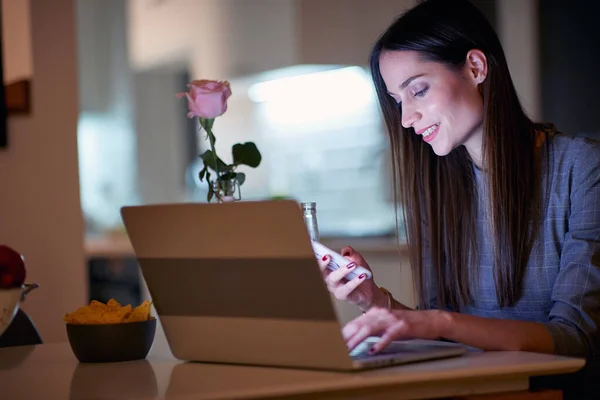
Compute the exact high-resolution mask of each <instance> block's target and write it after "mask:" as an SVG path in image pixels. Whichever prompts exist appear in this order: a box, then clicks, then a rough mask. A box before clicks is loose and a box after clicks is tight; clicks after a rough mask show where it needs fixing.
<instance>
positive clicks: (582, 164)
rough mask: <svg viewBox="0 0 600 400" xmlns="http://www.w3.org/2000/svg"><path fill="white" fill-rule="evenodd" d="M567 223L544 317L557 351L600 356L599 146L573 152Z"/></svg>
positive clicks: (565, 353)
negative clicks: (550, 298)
mask: <svg viewBox="0 0 600 400" xmlns="http://www.w3.org/2000/svg"><path fill="white" fill-rule="evenodd" d="M574 156H577V160H576V161H575V162H574V167H573V172H572V173H573V175H572V188H571V194H570V202H571V204H570V208H571V209H570V217H569V224H568V226H569V228H568V231H567V233H566V236H565V240H564V244H563V248H562V252H561V260H560V271H559V274H558V276H557V278H556V281H555V283H554V286H553V289H552V303H553V306H552V308H551V310H550V314H549V316H548V322H546V323H545V325H546V326H547V328H548V329H549V331H550V333H551V335H552V338H553V340H554V351H555V353H556V354H561V355H568V356H580V357H588V358H592V359H593V358H599V356H600V332H599V326H600V146H593V145H592V146H588V147H586V151H582V152H575V154H574Z"/></svg>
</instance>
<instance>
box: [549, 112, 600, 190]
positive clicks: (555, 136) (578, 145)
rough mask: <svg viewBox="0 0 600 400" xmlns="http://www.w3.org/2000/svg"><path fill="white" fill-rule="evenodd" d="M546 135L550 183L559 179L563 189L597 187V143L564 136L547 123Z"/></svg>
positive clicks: (599, 177)
mask: <svg viewBox="0 0 600 400" xmlns="http://www.w3.org/2000/svg"><path fill="white" fill-rule="evenodd" d="M548 126H550V128H548ZM545 133H547V135H546V138H547V139H546V140H547V143H546V144H547V147H546V149H547V150H548V151H547V154H548V159H547V160H548V163H549V167H550V171H549V172H550V173H551V174H552V175H553V177H554V178H553V180H556V179H558V180H559V181H560V182H559V183H561V185H562V184H565V185H566V186H565V187H572V184H573V185H574V186H573V187H575V188H576V187H579V186H580V185H583V186H588V185H590V184H591V185H594V186H595V185H598V184H599V181H600V141H598V140H595V139H592V138H589V137H584V136H576V135H571V134H567V133H563V132H560V131H558V130H557V129H556V128H555V127H554V126H552V125H549V124H546V131H545ZM569 182H571V183H572V184H571V183H569Z"/></svg>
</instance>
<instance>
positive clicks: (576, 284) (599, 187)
mask: <svg viewBox="0 0 600 400" xmlns="http://www.w3.org/2000/svg"><path fill="white" fill-rule="evenodd" d="M546 145H549V146H550V148H549V155H550V157H549V159H548V162H549V169H548V171H549V174H550V179H549V181H548V183H549V185H550V188H549V191H547V190H545V188H544V192H543V193H548V194H549V196H550V197H549V199H548V200H549V201H548V208H547V209H546V214H545V216H544V218H543V221H542V227H541V229H540V231H539V234H538V237H537V238H536V241H535V243H534V246H533V250H532V253H531V256H530V259H529V263H528V265H527V270H526V273H525V278H524V285H523V296H522V297H521V299H520V300H519V302H518V303H517V304H516V305H515V306H514V307H506V308H500V306H499V305H498V302H497V299H496V288H495V283H494V275H493V267H492V264H493V263H492V260H493V249H492V245H491V236H490V232H489V227H490V226H491V224H490V221H489V218H488V216H487V215H486V212H485V210H486V199H485V198H483V195H480V196H479V212H478V231H479V232H478V234H479V236H478V240H479V246H480V267H479V268H480V270H479V281H478V285H476V286H477V287H475V288H473V289H474V290H473V298H474V300H473V303H472V304H471V305H469V306H468V307H465V308H464V309H463V310H462V312H464V313H466V314H471V315H477V316H481V317H491V318H502V319H512V320H523V321H534V322H541V323H543V324H544V325H545V326H546V327H547V328H548V330H549V332H550V333H551V335H552V337H553V339H554V345H555V352H556V353H557V354H562V355H569V356H581V357H586V358H588V359H599V358H600V329H599V328H600V142H596V141H592V140H591V139H585V138H578V137H572V136H567V135H563V134H560V133H555V134H553V135H551V137H550V140H548V141H547V143H546ZM475 176H476V179H477V186H478V189H479V188H483V186H482V185H483V184H484V179H485V173H484V172H482V171H481V170H478V169H476V170H475ZM478 192H479V193H483V192H484V191H483V190H478ZM431 289H433V291H432V292H430V293H432V294H433V293H435V288H434V287H431ZM432 300H433V303H432V304H435V299H432Z"/></svg>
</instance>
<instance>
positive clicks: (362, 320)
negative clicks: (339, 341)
mask: <svg viewBox="0 0 600 400" xmlns="http://www.w3.org/2000/svg"><path fill="white" fill-rule="evenodd" d="M393 322H394V316H393V314H391V313H390V312H389V311H387V310H385V309H375V308H372V309H370V310H369V311H368V312H367V313H366V314H364V315H361V316H359V317H358V318H355V319H354V320H352V321H350V322H349V323H348V324H346V326H344V328H343V329H342V336H343V337H344V340H345V341H346V346H347V347H348V349H349V350H352V349H353V348H355V347H356V346H358V345H359V344H360V343H361V342H362V341H363V340H365V339H366V338H368V337H369V336H374V335H378V334H380V333H381V332H385V331H386V330H387V328H388V327H389V326H390V325H391V324H393Z"/></svg>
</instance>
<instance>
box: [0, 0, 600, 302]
mask: <svg viewBox="0 0 600 400" xmlns="http://www.w3.org/2000/svg"><path fill="white" fill-rule="evenodd" d="M46 1H47V0H2V23H3V40H4V55H5V56H4V67H5V74H4V81H5V83H10V82H11V81H14V80H18V79H29V78H31V77H33V78H34V79H33V81H34V83H36V82H38V86H37V87H38V89H39V88H40V87H41V84H40V82H43V81H44V79H46V81H48V82H49V81H50V78H49V77H48V78H44V77H43V74H44V73H45V71H52V73H53V74H54V75H53V78H52V79H57V78H56V77H57V76H63V77H64V78H65V79H66V78H68V76H66V75H69V76H70V78H73V76H76V80H77V82H76V85H75V86H73V88H75V89H76V91H77V95H76V97H73V99H76V101H77V107H76V112H77V116H76V120H77V129H76V142H71V141H69V142H65V143H69V145H71V144H74V145H75V143H76V151H74V152H73V153H69V154H73V155H76V163H75V160H74V163H73V164H70V165H71V166H70V167H69V169H68V171H72V169H73V168H72V166H73V165H77V166H78V175H77V178H73V179H76V180H77V182H76V183H74V182H73V183H72V184H71V183H69V185H70V186H68V190H72V189H74V190H77V191H78V193H79V199H78V200H79V203H80V205H79V204H77V201H74V202H73V203H72V204H73V206H69V210H70V211H69V212H73V210H74V208H77V207H80V208H81V210H82V216H83V220H82V230H83V232H84V233H83V239H84V249H83V251H84V257H85V260H86V271H85V276H84V279H85V293H86V297H87V298H88V299H98V300H102V301H106V300H108V299H109V298H111V297H114V298H117V299H118V300H119V301H121V302H124V303H126V304H127V303H133V304H137V303H139V302H140V300H141V298H142V297H144V288H143V284H142V283H140V282H141V281H140V279H139V273H138V270H137V265H136V263H135V259H134V258H133V253H132V251H131V248H130V246H129V244H128V242H127V240H126V237H125V236H124V234H123V227H122V224H121V218H120V214H119V210H120V208H121V207H122V206H123V205H132V204H150V203H159V202H205V201H206V184H205V183H204V182H200V181H199V180H198V172H199V170H200V169H201V168H202V162H201V160H200V158H199V157H198V155H199V154H201V153H202V152H203V151H204V150H206V149H207V142H206V141H205V136H204V134H203V133H201V132H199V130H198V128H199V127H198V124H197V122H196V120H192V119H188V118H187V117H186V114H187V104H186V101H185V100H179V99H177V98H176V96H175V93H177V92H182V91H186V84H187V83H188V82H189V81H191V80H194V79H215V80H229V81H230V83H231V88H232V91H233V95H232V97H231V98H230V100H229V105H228V110H227V112H226V113H225V114H224V115H223V116H221V117H219V118H217V120H216V122H215V125H214V132H215V135H216V137H217V144H216V146H217V152H218V154H219V155H220V156H221V157H222V158H224V159H225V161H226V162H227V161H231V155H230V151H231V145H232V144H233V143H237V142H246V141H254V142H255V143H256V144H257V146H258V148H259V150H260V151H261V153H262V155H263V161H262V163H261V165H260V166H259V167H258V168H256V169H250V168H248V169H245V170H244V169H243V168H242V169H241V171H242V172H245V173H246V182H245V183H244V184H243V186H242V187H241V195H242V198H243V199H245V200H252V199H266V198H273V197H291V198H295V199H297V200H299V201H315V202H317V208H318V218H319V227H320V230H321V234H322V236H324V237H325V238H326V239H325V240H326V241H328V243H330V244H331V245H332V246H333V247H334V248H337V249H339V248H340V247H341V246H342V245H344V244H352V245H354V246H355V247H356V248H357V249H358V250H361V251H362V252H363V253H365V254H366V255H367V256H368V259H369V260H371V266H372V267H373V269H374V270H376V271H377V273H376V276H378V277H379V278H378V281H380V282H384V283H385V282H391V283H390V284H387V283H386V284H385V285H386V287H387V286H389V288H390V290H391V291H392V292H393V293H394V294H395V295H396V296H397V298H399V299H400V300H403V301H405V302H406V303H409V304H410V303H411V300H410V297H411V293H412V292H411V288H410V283H409V282H410V274H409V271H408V266H407V260H406V259H405V258H404V256H405V254H404V253H403V250H402V248H400V249H398V248H397V246H396V241H395V237H396V224H395V215H394V208H393V204H392V194H391V172H390V160H389V154H388V153H389V152H388V141H387V137H386V133H385V130H384V126H383V124H382V119H381V116H380V113H379V110H378V108H377V104H376V99H375V95H374V90H373V86H372V83H371V81H370V74H369V71H368V69H367V68H366V65H367V60H368V55H369V50H370V47H371V45H372V44H373V43H374V41H375V40H376V39H377V37H378V36H379V35H380V34H381V33H382V32H383V31H384V30H385V28H386V27H387V26H388V25H389V24H390V23H391V22H392V21H393V20H394V18H395V17H396V16H397V15H398V14H400V13H402V12H403V11H405V10H406V9H407V8H409V7H411V6H413V5H414V4H415V3H416V1H415V0H368V1H367V0H60V1H58V2H49V3H51V4H53V6H50V5H49V3H46ZM472 2H473V3H474V4H475V5H476V6H478V7H479V8H480V9H481V10H482V11H483V12H484V14H485V15H486V17H487V18H488V19H489V21H490V22H491V23H492V25H493V26H494V28H495V29H496V31H497V32H498V34H499V36H500V38H501V41H502V44H503V46H504V49H505V52H506V54H507V58H508V61H509V65H510V69H511V74H512V76H513V79H514V81H515V83H516V86H517V89H518V92H519V95H520V97H521V99H522V101H523V105H524V106H525V108H526V110H527V112H528V113H529V114H530V115H531V116H532V117H533V118H534V119H537V120H540V121H550V122H554V123H555V124H556V125H557V126H558V128H559V129H560V130H563V131H564V132H567V133H571V134H575V135H581V136H590V137H596V138H599V139H600V117H599V113H598V101H597V93H598V92H599V91H600V90H599V89H600V77H599V75H598V70H599V65H600V50H599V48H600V46H598V43H600V34H599V31H598V29H597V26H595V23H596V21H595V18H596V17H597V15H600V12H599V11H600V6H599V4H600V3H599V2H596V1H594V0H569V1H566V0H472ZM60 10H62V11H60ZM65 10H66V11H65ZM46 26H47V27H46ZM57 27H66V28H65V29H67V30H69V32H71V31H70V29H71V27H72V28H73V30H72V32H73V33H65V34H64V35H63V36H62V38H63V39H60V40H64V38H65V37H66V38H67V39H68V40H71V39H73V41H74V46H75V50H76V51H75V53H73V54H74V57H75V59H74V61H75V66H76V68H75V72H74V73H71V72H68V73H64V68H63V67H59V66H58V65H61V64H60V63H61V60H65V59H67V61H69V62H71V60H70V59H68V58H65V57H69V54H71V53H68V54H67V53H60V52H57V51H56V49H55V48H54V47H52V46H50V45H49V43H45V42H44V40H45V38H44V37H43V36H44V35H45V36H46V37H49V34H48V32H55V31H57V29H58V28H57ZM42 28H44V29H46V30H45V31H44V32H46V33H44V34H43V33H42ZM36 29H37V31H36ZM58 30H60V29H58ZM65 32H66V31H65ZM48 40H50V39H48ZM52 43H56V41H54V42H52ZM46 48H47V49H48V50H47V53H48V54H46V53H44V49H46ZM51 52H53V53H51ZM65 54H66V55H65ZM42 55H43V56H44V57H45V58H43V57H42ZM42 59H44V60H47V61H45V62H46V64H44V66H41V67H38V66H39V65H41V64H39V63H40V60H42ZM55 65H56V67H55ZM61 68H63V69H61ZM61 71H62V72H61ZM61 74H63V75H61ZM36 90H37V89H36ZM68 90H70V88H67V89H65V93H66V92H68ZM59 92H60V91H56V90H54V94H55V95H56V94H58V93H59ZM34 94H35V93H34ZM38 97H39V96H38ZM34 101H36V98H34ZM56 106H58V104H57V105H56ZM46 107H47V103H46V104H45V105H42V106H39V107H38V108H37V110H38V111H37V112H39V111H40V110H41V109H45V108H46ZM74 110H75V108H73V111H74ZM34 112H36V110H35V109H34ZM48 112H50V111H48ZM38 115H39V114H38ZM55 115H57V114H55ZM49 118H50V119H48V120H46V121H49V120H52V118H51V117H49ZM56 118H58V117H56ZM57 123H58V122H57ZM18 124H20V122H14V123H13V126H12V128H13V130H19V129H20V125H18ZM45 126H47V127H48V126H49V125H45ZM49 129H51V128H49ZM60 129H62V128H57V129H56V130H55V131H53V132H56V131H59V130H60ZM26 130H29V128H27V129H26ZM36 131H41V132H42V133H43V129H36ZM9 133H10V132H9ZM42 133H40V135H42ZM11 135H12V136H11V138H12V140H13V142H12V144H9V146H13V147H12V148H13V149H14V150H13V151H16V152H19V151H21V150H19V141H20V140H27V139H25V138H24V137H23V135H17V134H16V133H14V132H13V133H12V134H11ZM19 136H21V137H19ZM25 136H27V135H25ZM31 137H33V135H32V136H31ZM32 140H33V139H32ZM65 140H67V139H65ZM68 140H70V139H68ZM36 143H37V144H38V146H42V145H41V144H40V143H42V142H40V137H37V139H36ZM47 143H50V142H47ZM21 148H23V147H21ZM30 148H32V147H30ZM74 150H75V149H74ZM23 151H25V150H23ZM42 153H43V150H42V149H40V150H36V155H35V157H36V158H37V159H39V160H43V162H44V163H45V164H44V165H50V164H52V163H53V162H54V161H55V160H58V159H59V158H60V157H58V158H50V159H49V158H44V156H43V155H41V154H42ZM13 154H15V153H13ZM20 154H21V160H24V158H23V154H26V153H20ZM14 157H16V156H14ZM33 158H34V156H31V158H30V160H31V159H33ZM50 160H51V161H50ZM0 162H5V161H3V160H2V161H0ZM24 162H25V161H23V163H24ZM41 162H42V161H40V163H41ZM59 162H60V160H59ZM6 163H7V164H3V165H4V167H3V168H4V169H3V170H4V171H12V172H15V171H16V173H17V174H19V173H22V174H23V179H24V180H25V179H27V178H24V176H25V174H28V175H27V176H28V177H29V176H31V174H34V173H37V171H40V164H39V163H38V164H35V162H34V164H35V165H36V167H35V168H36V169H35V170H34V169H33V168H34V167H33V166H32V167H25V166H24V165H25V164H19V163H20V161H17V160H16V159H15V160H14V161H6ZM34 164H31V165H34ZM48 168H50V169H51V168H52V167H48ZM41 169H44V167H42V168H41ZM65 170H67V169H65ZM76 170H77V168H76ZM18 171H22V172H18ZM26 171H27V172H26ZM41 173H43V171H42V172H41ZM15 176H16V175H15ZM5 179H11V178H5ZM18 179H21V178H14V184H13V183H10V182H12V181H9V184H7V183H6V181H5V183H4V184H5V187H7V188H8V190H7V193H8V192H10V187H13V186H14V187H16V186H17V185H20V184H19V183H17V182H18ZM63 181H64V182H71V181H69V180H68V179H66V178H63ZM19 182H20V181H19ZM38 182H39V181H38ZM55 183H56V182H55ZM38 184H39V183H38ZM7 185H8V186H7ZM11 185H12V186H11ZM19 187H21V186H19ZM53 187H58V186H53ZM30 190H31V193H33V192H35V193H38V194H40V193H41V188H39V187H38V188H36V187H34V184H33V183H32V186H31V188H30ZM57 190H58V189H57ZM67 192H68V191H65V192H63V193H67ZM50 193H51V191H46V192H45V193H44V194H43V195H42V197H43V196H44V195H45V196H48V197H47V199H45V200H44V201H47V200H48V199H49V198H50V197H51V196H50ZM10 199H12V200H7V199H4V200H1V199H0V209H2V210H7V211H6V212H5V213H4V214H0V219H3V221H4V222H6V221H9V220H10V219H11V218H13V216H12V214H15V213H14V210H16V209H17V203H18V201H19V200H18V199H17V197H14V199H13V198H12V197H11V198H10ZM52 201H54V200H52ZM60 201H62V200H56V202H60ZM13 205H14V207H13ZM52 207H54V206H52ZM52 207H50V209H51V208H52ZM61 207H62V208H61ZM64 207H65V206H64V205H56V209H60V210H63V211H65V212H66V208H64ZM11 210H12V211H11ZM29 213H31V212H30V211H29ZM14 218H15V219H16V218H20V220H21V221H23V219H27V218H28V217H26V216H24V214H19V213H17V214H15V216H14ZM33 218H34V217H33V216H31V219H32V220H33ZM44 218H52V213H47V214H44ZM19 223H21V222H19ZM62 223H63V222H62V221H58V220H56V221H54V222H53V224H55V226H59V225H61V224H62ZM32 224H33V223H32ZM5 226H6V225H5ZM9 226H17V222H15V224H13V225H10V224H9ZM31 226H33V225H31ZM36 226H37V225H36ZM77 229H79V225H77ZM77 229H75V230H77ZM51 232H54V231H51V230H49V231H47V232H46V233H47V234H46V238H47V237H48V236H50V235H51V234H52V233H51ZM13 233H14V232H13ZM30 233H31V229H29V233H28V234H30ZM19 238H21V239H19V240H21V241H22V242H23V243H25V242H27V240H26V239H24V238H25V233H24V232H23V233H22V235H21V236H19ZM39 242H40V241H38V242H37V243H38V245H39ZM65 246H67V245H66V244H65ZM25 247H27V245H25ZM50 251H54V248H53V250H49V252H50ZM45 254H46V255H47V254H48V253H45ZM399 255H400V258H398V256H399ZM34 259H35V255H34ZM34 264H35V260H34ZM399 265H400V266H401V267H398V266H399ZM42 274H43V273H42ZM40 280H42V281H43V279H40Z"/></svg>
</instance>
